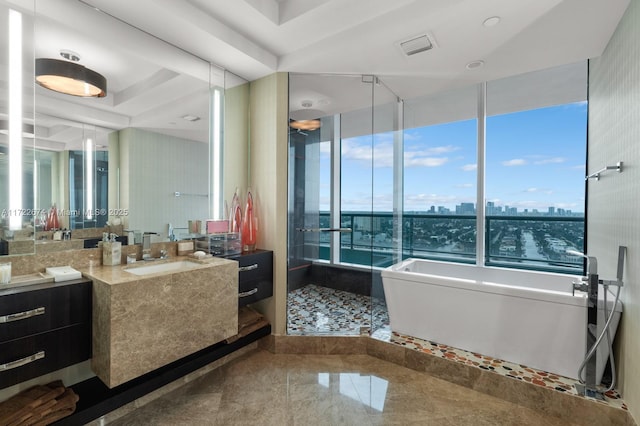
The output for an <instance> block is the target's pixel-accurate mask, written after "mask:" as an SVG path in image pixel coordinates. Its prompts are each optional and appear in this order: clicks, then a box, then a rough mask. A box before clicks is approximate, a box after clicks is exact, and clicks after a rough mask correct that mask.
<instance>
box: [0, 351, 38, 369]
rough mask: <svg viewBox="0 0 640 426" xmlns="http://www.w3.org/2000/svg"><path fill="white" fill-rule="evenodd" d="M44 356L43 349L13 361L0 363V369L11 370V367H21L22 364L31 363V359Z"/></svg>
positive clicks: (35, 359)
mask: <svg viewBox="0 0 640 426" xmlns="http://www.w3.org/2000/svg"><path fill="white" fill-rule="evenodd" d="M42 358H44V351H40V352H38V353H35V354H33V355H29V356H28V357H26V358H22V359H17V360H15V361H11V362H7V363H6V364H0V371H6V370H11V369H13V368H18V367H22V366H23V365H27V364H29V363H32V362H33V361H37V360H39V359H42Z"/></svg>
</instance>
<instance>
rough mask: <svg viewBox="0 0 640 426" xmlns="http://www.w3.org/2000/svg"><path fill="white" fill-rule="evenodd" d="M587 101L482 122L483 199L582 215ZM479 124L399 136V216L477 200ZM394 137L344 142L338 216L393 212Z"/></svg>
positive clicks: (324, 161)
mask: <svg viewBox="0 0 640 426" xmlns="http://www.w3.org/2000/svg"><path fill="white" fill-rule="evenodd" d="M586 111H587V104H586V102H581V103H575V104H570V105H562V106H555V107H547V108H541V109H536V110H530V111H524V112H517V113H512V114H505V115H497V116H491V117H488V118H487V130H486V131H487V143H486V171H487V172H486V185H485V188H486V192H485V194H486V200H487V201H493V202H495V204H496V205H501V206H505V205H508V206H510V207H517V208H518V211H523V210H524V209H529V211H531V210H532V209H538V210H539V211H544V212H546V211H547V209H548V207H549V206H553V207H555V208H564V209H570V210H572V211H573V212H583V211H584V176H585V173H586V171H585V156H586ZM476 128H477V123H476V120H475V119H474V120H467V121H459V122H453V123H446V124H440V125H433V126H429V127H423V128H413V129H407V130H405V133H404V146H405V150H404V174H405V180H404V203H405V207H404V209H405V210H407V211H426V210H428V209H429V208H430V207H431V206H432V205H434V206H436V207H437V206H444V207H447V208H449V209H451V210H452V211H455V206H456V205H458V204H460V203H461V202H472V203H475V201H476V172H477V167H476V163H477V155H476ZM393 137H394V135H393V133H384V134H377V135H374V136H373V143H374V149H373V159H374V161H373V167H372V149H371V143H372V137H371V136H360V137H356V138H349V139H344V140H343V141H342V209H343V210H349V211H353V210H355V211H369V210H370V209H371V204H372V193H371V187H372V182H373V187H374V192H373V203H374V210H375V211H391V206H392V200H393V198H392V193H393V184H392V183H393V175H392V172H393V170H392V159H393ZM324 145H325V146H323V147H322V148H321V151H322V156H321V169H322V172H321V177H320V182H322V184H321V185H322V187H321V202H320V205H321V209H322V210H326V209H328V195H329V192H328V190H329V188H328V183H329V179H328V176H329V174H328V173H329V171H328V143H325V144H324Z"/></svg>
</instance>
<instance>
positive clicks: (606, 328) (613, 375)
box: [578, 284, 620, 393]
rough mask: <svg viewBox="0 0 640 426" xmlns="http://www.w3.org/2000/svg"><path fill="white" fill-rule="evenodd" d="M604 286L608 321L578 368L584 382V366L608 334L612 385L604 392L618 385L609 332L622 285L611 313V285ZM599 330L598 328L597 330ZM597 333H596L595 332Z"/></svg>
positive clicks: (581, 380)
mask: <svg viewBox="0 0 640 426" xmlns="http://www.w3.org/2000/svg"><path fill="white" fill-rule="evenodd" d="M602 286H603V287H604V301H603V302H604V303H603V305H604V307H603V310H604V317H605V318H606V319H607V321H606V322H605V324H604V329H603V330H602V333H600V335H599V336H598V338H597V339H596V341H595V343H594V344H593V346H592V347H591V349H589V352H587V355H586V356H585V358H584V361H582V364H580V368H579V369H578V379H580V383H582V384H584V383H585V381H584V379H583V378H582V373H583V371H584V368H585V367H586V365H587V363H588V362H589V360H590V359H591V357H593V356H595V355H596V350H597V349H598V346H600V343H602V339H603V338H604V336H605V335H606V336H607V343H608V345H609V361H610V362H611V385H609V387H608V388H607V389H605V390H604V392H603V393H606V392H609V391H610V390H612V389H613V388H614V387H615V385H616V362H615V360H614V357H613V342H612V341H611V335H610V334H609V325H610V324H611V320H612V319H613V315H614V314H615V312H616V306H617V305H618V299H619V298H620V286H617V287H618V291H616V298H615V302H614V303H613V309H611V313H608V312H607V310H608V308H607V293H609V286H608V285H607V284H603V285H602ZM596 308H597V303H596ZM596 332H597V330H596ZM594 334H595V333H594Z"/></svg>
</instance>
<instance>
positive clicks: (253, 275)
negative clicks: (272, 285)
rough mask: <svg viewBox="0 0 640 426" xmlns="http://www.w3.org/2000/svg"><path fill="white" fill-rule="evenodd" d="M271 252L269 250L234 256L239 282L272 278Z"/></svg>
mask: <svg viewBox="0 0 640 426" xmlns="http://www.w3.org/2000/svg"><path fill="white" fill-rule="evenodd" d="M272 256H273V254H272V252H270V251H265V252H259V253H252V254H245V255H243V256H238V257H235V258H234V260H237V261H238V271H239V275H238V280H239V282H241V283H242V282H244V281H253V280H257V279H262V278H266V279H268V280H272V279H273V257H272Z"/></svg>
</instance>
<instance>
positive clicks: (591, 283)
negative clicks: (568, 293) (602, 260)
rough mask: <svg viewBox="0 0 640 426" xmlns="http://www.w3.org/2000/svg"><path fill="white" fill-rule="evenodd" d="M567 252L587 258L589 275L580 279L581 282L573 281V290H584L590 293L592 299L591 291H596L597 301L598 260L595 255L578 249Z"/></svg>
mask: <svg viewBox="0 0 640 426" xmlns="http://www.w3.org/2000/svg"><path fill="white" fill-rule="evenodd" d="M566 253H567V254H570V255H573V256H579V257H582V258H584V259H586V260H587V275H586V276H583V277H582V278H581V279H580V282H575V281H574V282H573V291H574V292H575V291H576V290H578V291H584V292H585V293H589V299H591V293H592V292H595V301H596V302H597V298H598V260H597V259H596V258H595V257H594V256H587V255H586V254H584V253H580V252H579V251H576V250H567V251H566Z"/></svg>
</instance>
